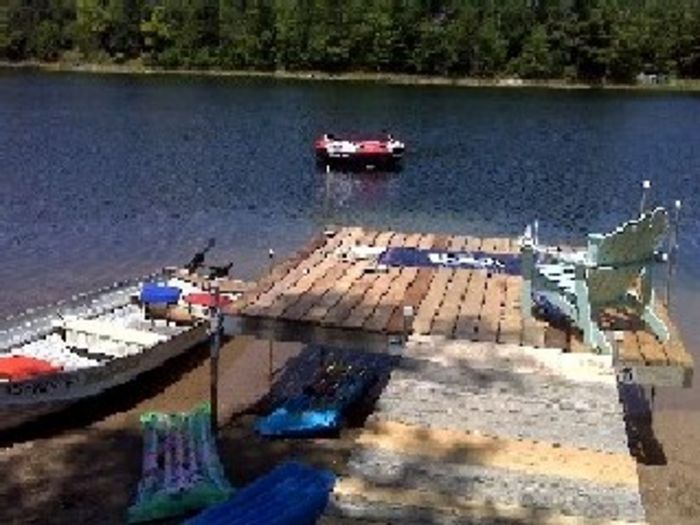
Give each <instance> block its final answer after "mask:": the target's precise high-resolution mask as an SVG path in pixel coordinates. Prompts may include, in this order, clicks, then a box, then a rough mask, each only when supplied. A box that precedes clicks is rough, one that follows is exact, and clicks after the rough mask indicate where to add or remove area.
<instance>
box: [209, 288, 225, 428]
mask: <svg viewBox="0 0 700 525" xmlns="http://www.w3.org/2000/svg"><path fill="white" fill-rule="evenodd" d="M211 290H212V292H213V293H212V295H213V296H214V297H213V300H214V305H213V306H212V307H211V318H210V333H211V341H210V346H209V350H210V370H209V371H210V384H209V402H210V405H211V432H212V435H214V436H216V434H217V431H218V426H219V349H220V346H221V327H222V326H223V323H222V319H221V309H220V308H219V299H220V294H219V283H218V282H216V281H215V282H214V283H212V285H211Z"/></svg>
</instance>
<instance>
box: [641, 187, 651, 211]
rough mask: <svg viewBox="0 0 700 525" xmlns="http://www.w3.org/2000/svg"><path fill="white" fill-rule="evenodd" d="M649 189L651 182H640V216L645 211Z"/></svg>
mask: <svg viewBox="0 0 700 525" xmlns="http://www.w3.org/2000/svg"><path fill="white" fill-rule="evenodd" d="M650 188H651V181H650V180H649V179H645V180H643V181H642V200H641V202H640V203H639V214H640V215H641V214H642V213H644V211H645V210H646V209H647V198H648V193H649V189H650Z"/></svg>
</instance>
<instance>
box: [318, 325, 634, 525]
mask: <svg viewBox="0 0 700 525" xmlns="http://www.w3.org/2000/svg"><path fill="white" fill-rule="evenodd" d="M331 517H332V518H331ZM338 518H340V520H341V521H337V520H338ZM326 519H327V520H328V521H327V522H328V523H338V522H343V523H345V522H347V523H354V522H355V520H363V521H361V522H362V523H364V522H366V521H364V520H367V521H369V522H371V523H407V524H418V523H421V524H430V523H436V524H447V523H449V524H458V523H459V524H467V523H469V524H493V523H504V524H505V523H513V524H515V523H517V524H520V525H523V524H532V525H535V524H536V525H542V524H567V525H568V524H571V525H573V524H580V523H590V524H593V523H596V524H603V523H606V524H612V523H618V524H623V523H625V524H631V523H644V522H645V513H644V508H643V506H642V502H641V497H640V494H639V485H638V478H637V471H636V463H635V460H634V459H633V458H632V457H631V455H630V453H629V450H628V445H627V435H626V429H625V423H624V420H623V409H622V407H621V405H620V402H619V397H618V391H617V384H616V378H615V372H614V369H613V367H612V361H611V359H610V357H606V356H595V355H590V354H573V353H563V352H562V351H560V350H554V349H534V348H528V347H522V346H516V345H497V344H494V343H474V342H471V341H458V340H457V341H455V340H446V339H444V338H436V337H416V336H413V337H412V338H411V340H409V343H408V344H407V346H406V349H405V352H404V354H403V357H402V359H401V361H400V364H399V366H398V367H397V368H396V369H395V370H394V371H393V372H392V374H391V378H390V380H389V382H388V384H387V386H386V388H385V389H384V391H383V393H382V394H381V397H380V398H379V400H378V402H377V410H376V411H375V413H374V414H373V415H372V416H371V417H370V419H369V420H368V423H367V425H366V426H365V428H364V429H363V431H362V432H361V433H360V435H359V437H358V438H357V440H356V442H355V449H354V450H353V452H352V454H351V456H350V461H349V465H348V471H347V475H346V476H344V477H341V478H340V479H339V481H338V483H337V484H336V487H335V490H334V493H333V496H332V501H331V505H330V506H329V508H328V509H327V517H326ZM343 519H344V520H347V521H342V520H343ZM321 523H323V521H321Z"/></svg>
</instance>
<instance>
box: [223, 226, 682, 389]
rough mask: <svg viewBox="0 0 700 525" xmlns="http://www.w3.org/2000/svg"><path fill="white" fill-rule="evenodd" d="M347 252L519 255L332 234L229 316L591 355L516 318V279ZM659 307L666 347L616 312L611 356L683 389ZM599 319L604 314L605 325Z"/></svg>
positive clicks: (390, 235) (397, 236)
mask: <svg viewBox="0 0 700 525" xmlns="http://www.w3.org/2000/svg"><path fill="white" fill-rule="evenodd" d="M354 246H365V247H367V246H369V247H415V248H420V249H436V250H437V249H439V250H450V251H456V252H459V251H478V250H480V251H485V252H488V253H496V254H508V253H511V254H512V253H517V252H518V245H517V241H516V240H515V239H510V238H480V237H474V236H466V235H453V236H450V235H438V234H421V233H402V232H394V231H382V232H377V231H368V230H364V229H362V228H357V227H346V228H340V229H339V230H337V231H336V232H335V234H334V235H331V236H319V237H317V238H315V239H314V240H313V241H312V242H311V243H310V244H309V245H308V246H307V247H306V248H305V249H303V250H301V251H300V252H299V253H297V254H296V255H295V256H294V257H292V258H291V259H290V260H287V261H285V262H283V263H281V264H279V265H277V266H275V267H274V268H272V269H271V271H270V273H269V274H268V275H267V276H265V277H263V278H262V279H261V280H260V281H259V282H258V283H257V285H256V286H254V287H253V288H252V289H248V290H246V291H245V292H244V293H243V295H242V298H241V299H239V300H238V301H237V302H236V305H235V309H231V310H230V312H229V313H231V314H233V315H240V316H242V317H247V318H267V319H272V320H277V319H279V320H285V321H292V322H302V323H311V324H314V325H318V326H321V327H327V328H339V329H347V330H362V331H365V332H374V333H379V334H401V333H403V332H404V331H405V330H408V331H409V332H412V333H414V334H424V335H440V336H445V337H447V338H456V339H467V340H473V341H483V342H498V343H505V344H519V345H526V346H534V347H539V348H543V347H553V348H562V349H565V350H567V351H572V352H580V351H586V352H587V351H590V349H589V348H586V347H585V345H584V344H583V343H582V342H581V334H580V332H579V331H577V330H575V329H571V328H570V327H561V326H550V325H548V324H547V322H546V321H544V320H541V319H529V320H526V321H524V320H523V318H522V315H521V311H520V292H521V288H522V279H521V278H520V277H519V276H517V275H506V274H499V273H492V272H487V271H485V270H479V269H463V268H448V267H389V268H381V267H379V266H378V264H377V260H376V256H366V257H364V258H362V257H360V258H357V259H353V258H352V257H351V258H347V257H342V256H341V253H343V252H347V250H348V249H349V248H351V247H354ZM405 307H411V308H412V311H413V316H412V318H408V319H405V318H404V308H405ZM659 310H660V315H661V316H662V317H663V318H664V319H665V320H666V321H667V322H668V323H669V326H670V328H671V332H672V338H671V341H669V342H667V343H665V344H662V343H660V342H659V341H657V340H656V339H655V338H654V337H653V335H651V334H649V333H648V332H646V331H645V330H644V328H643V326H640V325H639V322H638V320H636V321H635V320H632V319H628V318H626V317H625V316H624V315H621V314H619V313H616V314H615V315H611V316H609V317H610V319H611V321H610V326H609V327H608V328H607V329H610V330H617V331H622V332H623V337H622V338H621V341H620V352H619V353H620V358H621V361H622V362H623V363H626V364H629V365H630V366H637V367H641V368H639V374H642V375H647V376H649V374H653V373H656V371H658V370H662V369H663V373H664V374H666V375H667V376H668V377H669V378H670V379H669V380H668V381H669V382H670V383H674V382H679V381H680V382H681V383H682V384H684V385H686V386H688V385H689V384H690V382H691V381H692V370H693V362H692V358H691V357H690V355H689V354H688V353H687V351H686V350H685V348H684V346H683V342H682V340H681V339H680V336H679V334H678V331H677V329H676V328H675V326H674V325H673V324H672V323H670V320H669V319H668V313H667V312H666V311H665V310H664V309H663V308H660V309H659ZM606 322H608V320H607V317H605V318H604V319H603V320H602V324H603V326H605V323H606ZM635 322H636V324H635ZM671 369H672V371H669V370H671ZM671 376H673V378H671ZM678 378H680V379H678Z"/></svg>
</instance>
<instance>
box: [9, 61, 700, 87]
mask: <svg viewBox="0 0 700 525" xmlns="http://www.w3.org/2000/svg"><path fill="white" fill-rule="evenodd" d="M0 69H30V70H36V71H45V72H70V73H93V74H120V75H183V76H210V77H241V78H245V77H249V78H253V77H258V78H277V79H285V80H311V81H359V82H376V83H380V84H392V85H411V86H456V87H503V88H545V89H564V90H586V89H606V90H635V91H655V92H656V91H687V92H700V79H679V80H675V81H673V82H672V83H669V84H587V83H582V82H569V81H566V80H563V79H548V80H532V79H519V78H483V79H482V78H473V77H454V78H452V77H441V76H425V75H411V74H404V73H370V72H344V73H327V72H322V71H255V70H225V69H167V68H157V67H156V68H154V67H146V66H143V65H140V64H136V65H132V64H125V65H120V64H97V63H92V64H91V63H68V62H36V61H24V62H9V61H0Z"/></svg>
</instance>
